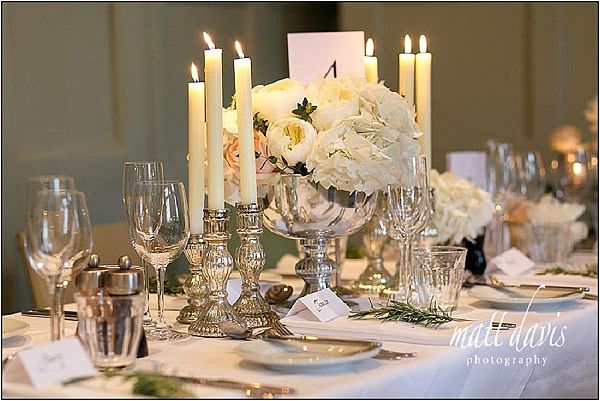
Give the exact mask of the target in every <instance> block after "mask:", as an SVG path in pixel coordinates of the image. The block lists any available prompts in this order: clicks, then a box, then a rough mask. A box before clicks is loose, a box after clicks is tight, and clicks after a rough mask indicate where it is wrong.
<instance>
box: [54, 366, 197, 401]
mask: <svg viewBox="0 0 600 401" xmlns="http://www.w3.org/2000/svg"><path fill="white" fill-rule="evenodd" d="M95 377H96V376H86V377H79V378H75V379H72V380H69V381H67V382H65V383H63V384H65V385H69V384H75V383H79V382H81V381H85V380H89V379H93V378H95ZM100 377H103V378H106V379H109V378H112V377H119V378H121V379H123V380H124V381H128V380H135V382H134V383H133V389H132V393H133V394H138V395H145V396H149V397H156V398H195V394H194V393H193V392H192V391H190V390H189V389H187V388H186V383H185V382H184V381H183V380H181V379H178V378H176V377H169V376H165V375H161V374H160V373H154V372H143V371H140V372H127V373H123V372H119V373H113V372H105V373H103V374H102V375H101V376H100Z"/></svg>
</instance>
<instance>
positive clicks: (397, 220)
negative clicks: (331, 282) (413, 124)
mask: <svg viewBox="0 0 600 401" xmlns="http://www.w3.org/2000/svg"><path fill="white" fill-rule="evenodd" d="M388 193H389V204H390V210H391V215H392V219H393V222H392V223H393V229H392V230H391V232H392V233H394V234H393V235H394V236H395V237H396V238H394V239H397V240H399V245H400V254H399V259H398V263H397V270H398V281H397V287H396V283H395V280H394V283H393V284H392V285H393V286H395V288H393V287H391V288H388V289H386V290H384V294H385V295H387V296H388V297H391V298H396V299H397V300H401V301H406V300H409V299H410V297H411V287H412V248H413V243H414V242H415V239H416V236H417V235H418V234H419V233H420V232H421V231H422V230H423V229H424V228H425V226H426V225H427V219H428V218H429V210H430V196H429V181H428V177H427V158H426V157H425V156H418V157H414V158H412V159H411V160H410V161H409V163H408V169H407V171H406V172H405V174H403V175H402V176H400V177H399V179H398V181H397V182H396V183H395V184H394V185H390V186H388Z"/></svg>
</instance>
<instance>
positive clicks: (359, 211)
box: [264, 174, 377, 297]
mask: <svg viewBox="0 0 600 401" xmlns="http://www.w3.org/2000/svg"><path fill="white" fill-rule="evenodd" d="M264 202H265V207H264V224H265V227H267V228H268V229H269V230H270V231H272V232H273V233H275V234H278V235H281V236H282V237H285V238H291V239H300V243H301V244H302V246H303V247H304V253H305V257H304V258H303V259H301V260H300V261H298V263H296V274H297V275H298V276H300V278H302V280H304V283H305V285H304V289H303V290H302V293H301V294H300V297H302V296H304V295H306V294H309V293H312V292H316V291H319V290H322V289H324V288H328V287H329V279H330V278H331V276H332V275H333V274H335V270H336V265H335V262H334V261H333V260H331V259H330V258H328V257H327V246H328V244H329V240H330V239H332V238H336V237H340V236H343V235H350V234H353V233H355V232H356V231H358V230H359V229H360V228H361V227H362V226H363V225H364V224H365V223H366V222H367V221H369V220H370V219H371V216H372V215H373V211H374V210H375V205H376V203H377V192H375V193H374V194H371V195H367V194H365V193H364V192H356V191H355V192H347V191H341V190H338V189H336V188H324V187H323V186H321V185H320V184H318V183H314V182H312V181H310V180H309V179H308V177H306V176H301V175H296V174H281V175H278V176H277V178H276V182H275V184H274V185H273V186H272V187H271V188H270V191H269V193H268V194H267V196H266V197H265V199H264Z"/></svg>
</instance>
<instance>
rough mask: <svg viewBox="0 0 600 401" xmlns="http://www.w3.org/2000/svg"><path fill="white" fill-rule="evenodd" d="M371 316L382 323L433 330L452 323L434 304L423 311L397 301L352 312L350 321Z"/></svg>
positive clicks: (408, 303)
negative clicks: (399, 322) (411, 325)
mask: <svg viewBox="0 0 600 401" xmlns="http://www.w3.org/2000/svg"><path fill="white" fill-rule="evenodd" d="M370 316H372V317H374V318H377V319H381V321H382V322H398V321H401V322H407V323H414V324H420V325H423V326H425V327H433V328H438V327H439V326H440V325H442V324H444V323H448V322H451V321H452V317H451V316H450V315H449V314H448V312H446V311H444V310H442V309H440V308H438V307H436V306H435V304H434V303H433V302H432V303H431V304H430V305H429V307H428V308H426V309H421V308H419V307H416V306H414V305H412V304H411V303H410V302H399V301H395V300H390V301H388V304H387V305H385V306H381V307H377V308H376V307H371V309H369V310H367V311H358V312H352V313H350V315H349V316H348V317H349V318H350V319H363V318H366V317H370Z"/></svg>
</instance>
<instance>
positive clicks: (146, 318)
mask: <svg viewBox="0 0 600 401" xmlns="http://www.w3.org/2000/svg"><path fill="white" fill-rule="evenodd" d="M142 267H143V268H144V291H146V306H145V308H144V325H147V324H150V323H152V314H151V313H150V269H151V268H152V265H151V264H150V263H148V262H146V261H145V260H143V259H142Z"/></svg>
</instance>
